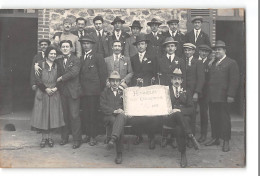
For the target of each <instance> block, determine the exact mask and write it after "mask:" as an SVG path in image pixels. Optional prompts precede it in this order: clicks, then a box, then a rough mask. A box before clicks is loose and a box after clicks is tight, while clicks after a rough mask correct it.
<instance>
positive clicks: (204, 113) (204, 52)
mask: <svg viewBox="0 0 260 176" xmlns="http://www.w3.org/2000/svg"><path fill="white" fill-rule="evenodd" d="M211 51H212V49H211V48H210V47H209V46H208V45H200V46H199V60H201V61H202V62H203V65H204V73H205V83H204V86H203V88H202V92H201V94H200V95H201V96H200V97H199V101H198V103H199V106H200V135H201V136H200V138H199V140H198V141H199V142H201V143H202V142H205V140H206V137H207V131H208V109H209V108H208V99H207V95H208V90H207V89H208V86H209V85H208V81H209V74H208V71H209V67H210V64H209V63H210V61H211V60H210V58H209V54H210V53H211Z"/></svg>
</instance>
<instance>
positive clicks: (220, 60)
mask: <svg viewBox="0 0 260 176" xmlns="http://www.w3.org/2000/svg"><path fill="white" fill-rule="evenodd" d="M226 57H227V56H226V55H224V56H223V57H222V58H221V59H219V61H218V63H220V62H222V61H223V60H224V59H225V58H226Z"/></svg>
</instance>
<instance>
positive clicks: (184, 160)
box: [180, 152, 188, 168]
mask: <svg viewBox="0 0 260 176" xmlns="http://www.w3.org/2000/svg"><path fill="white" fill-rule="evenodd" d="M187 165H188V163H187V158H186V152H183V153H181V163H180V166H181V167H182V168H184V167H187Z"/></svg>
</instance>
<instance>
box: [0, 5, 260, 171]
mask: <svg viewBox="0 0 260 176" xmlns="http://www.w3.org/2000/svg"><path fill="white" fill-rule="evenodd" d="M218 7H219V6H218ZM235 7H237V6H234V7H233V8H232V7H230V8H172V6H171V7H169V8H167V6H165V8H149V6H148V5H147V8H85V7H84V8H41V9H39V8H35V9H32V8H29V9H17V8H15V9H11V8H8V9H3V8H2V9H0V28H1V29H0V167H1V168H245V167H246V163H247V160H246V158H247V151H246V149H247V145H248V144H247V137H246V134H247V129H248V128H250V127H249V126H246V124H247V118H253V117H248V116H247V115H246V103H247V96H246V95H247V92H246V71H247V69H246V65H247V64H246V63H247V59H249V58H247V57H246V54H247V52H246V51H247V50H246V38H247V36H246V30H248V29H247V27H246V14H247V10H248V9H247V10H246V9H245V8H242V7H241V8H235ZM256 40H257V39H256ZM250 59H255V60H257V58H250ZM249 69H250V68H249ZM256 140H257V139H256Z"/></svg>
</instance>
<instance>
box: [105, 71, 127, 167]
mask: <svg viewBox="0 0 260 176" xmlns="http://www.w3.org/2000/svg"><path fill="white" fill-rule="evenodd" d="M120 81H121V78H120V74H119V73H118V72H117V71H113V72H111V74H110V76H109V83H110V87H106V88H105V90H104V91H103V92H102V93H101V96H100V108H101V111H102V113H103V114H104V121H105V123H107V124H108V127H109V128H112V133H111V138H110V140H109V141H108V144H107V149H108V150H110V149H111V148H113V147H114V145H116V153H117V155H116V159H115V163H116V164H121V163H122V149H123V142H122V135H123V129H124V125H125V123H126V120H127V116H125V113H124V110H123V97H122V96H123V92H122V90H121V89H120V88H119V87H120V86H119V85H120Z"/></svg>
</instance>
